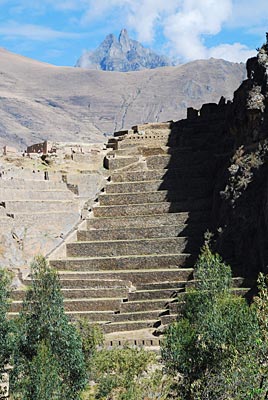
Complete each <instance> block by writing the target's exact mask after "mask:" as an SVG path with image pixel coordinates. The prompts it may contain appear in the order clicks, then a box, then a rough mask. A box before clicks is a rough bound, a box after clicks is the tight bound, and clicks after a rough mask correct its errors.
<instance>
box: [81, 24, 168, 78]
mask: <svg viewBox="0 0 268 400" xmlns="http://www.w3.org/2000/svg"><path fill="white" fill-rule="evenodd" d="M169 65H172V63H171V61H170V60H168V58H167V57H164V56H160V55H158V54H156V53H154V52H153V51H152V50H150V49H147V48H145V47H143V46H142V45H141V44H140V43H139V42H137V41H136V40H132V39H130V37H129V36H128V33H127V30H126V29H122V31H121V33H120V35H119V38H118V39H117V38H116V37H115V36H114V35H112V34H110V35H108V36H106V38H105V39H104V41H103V42H102V43H101V44H100V46H99V47H98V48H97V49H96V50H95V51H87V52H85V53H84V54H83V55H82V56H81V57H80V58H79V60H78V61H77V63H76V65H75V66H76V67H81V68H89V69H101V70H103V71H120V72H129V71H140V70H142V69H154V68H159V67H167V66H169Z"/></svg>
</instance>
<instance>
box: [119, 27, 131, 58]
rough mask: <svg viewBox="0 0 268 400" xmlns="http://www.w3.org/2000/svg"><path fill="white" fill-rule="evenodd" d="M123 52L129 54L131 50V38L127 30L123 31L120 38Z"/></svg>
mask: <svg viewBox="0 0 268 400" xmlns="http://www.w3.org/2000/svg"><path fill="white" fill-rule="evenodd" d="M118 41H119V43H120V45H121V48H122V51H123V52H124V53H127V52H128V51H130V49H131V43H130V38H129V36H128V32H127V30H126V29H122V30H121V32H120V35H119V38H118Z"/></svg>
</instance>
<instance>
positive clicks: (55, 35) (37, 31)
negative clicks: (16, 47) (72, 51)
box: [0, 21, 81, 41]
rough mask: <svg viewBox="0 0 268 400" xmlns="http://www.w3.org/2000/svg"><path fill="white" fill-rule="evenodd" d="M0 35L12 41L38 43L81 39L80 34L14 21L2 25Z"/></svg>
mask: <svg viewBox="0 0 268 400" xmlns="http://www.w3.org/2000/svg"><path fill="white" fill-rule="evenodd" d="M0 35H3V36H5V37H6V38H10V39H12V38H18V37H23V38H26V39H31V40H38V41H47V40H55V39H78V38H80V37H81V34H78V33H71V32H62V31H57V30H54V29H51V28H48V27H45V26H40V25H32V24H18V23H17V22H14V21H9V22H8V23H6V24H4V25H0Z"/></svg>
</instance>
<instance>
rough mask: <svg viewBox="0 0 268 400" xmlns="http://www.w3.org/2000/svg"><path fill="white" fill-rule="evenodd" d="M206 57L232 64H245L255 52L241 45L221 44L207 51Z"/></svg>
mask: <svg viewBox="0 0 268 400" xmlns="http://www.w3.org/2000/svg"><path fill="white" fill-rule="evenodd" d="M208 55H209V56H210V57H214V58H223V59H224V60H227V61H232V62H246V61H247V59H248V58H250V57H253V56H255V55H256V50H251V49H249V48H248V47H247V46H245V45H243V44H241V43H234V44H232V45H231V44H221V45H219V46H217V47H212V48H210V49H209V50H208Z"/></svg>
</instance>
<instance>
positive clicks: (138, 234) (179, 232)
mask: <svg viewBox="0 0 268 400" xmlns="http://www.w3.org/2000/svg"><path fill="white" fill-rule="evenodd" d="M205 230H206V225H205V224H196V223H192V224H190V225H188V224H182V225H178V226H176V225H162V226H159V225H157V226H151V227H148V228H125V229H124V228H122V229H110V230H109V229H97V230H96V229H91V230H81V231H78V232H77V240H78V241H95V240H126V239H142V238H144V239H146V238H164V237H172V236H188V235H195V236H197V234H201V232H204V231H205Z"/></svg>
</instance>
